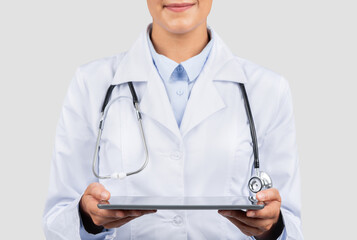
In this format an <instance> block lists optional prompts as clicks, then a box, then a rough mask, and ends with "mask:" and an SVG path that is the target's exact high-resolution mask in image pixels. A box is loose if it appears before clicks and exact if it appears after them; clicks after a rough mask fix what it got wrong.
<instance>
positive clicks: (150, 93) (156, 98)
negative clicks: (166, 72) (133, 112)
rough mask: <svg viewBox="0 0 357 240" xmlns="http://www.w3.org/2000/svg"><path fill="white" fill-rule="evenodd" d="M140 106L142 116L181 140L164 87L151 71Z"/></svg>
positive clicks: (156, 75) (155, 73)
mask: <svg viewBox="0 0 357 240" xmlns="http://www.w3.org/2000/svg"><path fill="white" fill-rule="evenodd" d="M155 70H156V69H155ZM140 104H141V111H142V113H144V116H145V114H146V115H147V116H149V117H150V118H152V119H154V120H156V121H157V122H159V123H160V124H162V125H163V126H164V127H166V128H168V129H169V130H170V131H171V132H172V133H173V134H175V135H176V137H178V138H181V133H180V131H179V128H178V125H177V122H176V119H175V116H174V113H173V110H172V107H171V104H170V101H169V98H168V96H167V93H166V89H165V86H164V84H163V82H162V80H161V78H160V76H159V75H158V73H157V71H155V72H154V71H153V72H152V73H151V76H149V81H148V84H147V88H146V90H145V93H144V96H143V98H142V100H141V103H140ZM144 121H145V120H144Z"/></svg>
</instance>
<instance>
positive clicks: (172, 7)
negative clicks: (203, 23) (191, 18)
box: [164, 3, 195, 12]
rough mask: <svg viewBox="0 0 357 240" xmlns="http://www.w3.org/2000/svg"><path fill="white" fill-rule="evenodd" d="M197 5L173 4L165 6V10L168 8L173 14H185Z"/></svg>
mask: <svg viewBox="0 0 357 240" xmlns="http://www.w3.org/2000/svg"><path fill="white" fill-rule="evenodd" d="M194 5H195V3H172V4H167V5H164V8H167V9H168V10H170V11H173V12H184V11H186V10H188V9H190V8H191V7H192V6H194Z"/></svg>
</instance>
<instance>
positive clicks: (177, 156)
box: [170, 152, 182, 160]
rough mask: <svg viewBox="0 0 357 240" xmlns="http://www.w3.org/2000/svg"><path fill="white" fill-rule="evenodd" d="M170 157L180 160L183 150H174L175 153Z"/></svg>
mask: <svg viewBox="0 0 357 240" xmlns="http://www.w3.org/2000/svg"><path fill="white" fill-rule="evenodd" d="M170 157H171V159H173V160H180V159H181V157H182V153H181V152H173V153H171V156H170Z"/></svg>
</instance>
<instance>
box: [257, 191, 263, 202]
mask: <svg viewBox="0 0 357 240" xmlns="http://www.w3.org/2000/svg"><path fill="white" fill-rule="evenodd" d="M257 197H258V199H259V200H260V201H264V200H265V194H264V193H258V194H257Z"/></svg>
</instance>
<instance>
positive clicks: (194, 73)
mask: <svg viewBox="0 0 357 240" xmlns="http://www.w3.org/2000/svg"><path fill="white" fill-rule="evenodd" d="M151 29H152V25H149V28H148V31H147V41H148V44H149V49H150V52H151V56H152V60H153V63H154V64H155V66H156V68H157V70H158V72H159V74H160V76H161V78H162V79H163V80H164V81H168V80H169V79H170V77H171V74H172V73H173V71H174V70H175V69H176V67H177V66H178V65H179V64H181V65H182V66H183V67H184V69H185V71H186V73H187V76H188V79H189V81H190V82H192V81H194V80H196V78H197V77H198V75H199V74H200V73H201V71H202V69H203V67H204V65H205V63H206V61H207V59H208V56H209V54H210V52H211V49H212V45H213V39H212V38H213V34H212V33H211V30H210V28H207V30H208V33H209V35H210V41H209V42H208V44H207V45H206V46H205V48H204V49H203V50H202V51H201V52H200V53H199V54H197V55H196V56H193V57H191V58H190V59H187V60H186V61H184V62H181V63H177V62H175V61H173V60H171V59H169V58H168V57H166V56H164V55H162V54H159V53H157V52H156V50H155V48H154V46H153V44H152V41H151V39H150V33H151Z"/></svg>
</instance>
